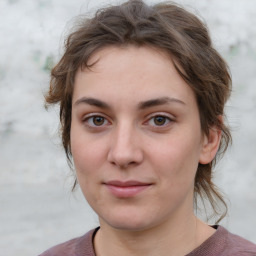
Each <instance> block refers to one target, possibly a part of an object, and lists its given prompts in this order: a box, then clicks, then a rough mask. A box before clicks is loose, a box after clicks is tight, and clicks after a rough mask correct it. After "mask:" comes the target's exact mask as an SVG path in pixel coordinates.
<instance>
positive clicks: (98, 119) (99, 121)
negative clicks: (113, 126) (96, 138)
mask: <svg viewBox="0 0 256 256" xmlns="http://www.w3.org/2000/svg"><path fill="white" fill-rule="evenodd" d="M83 122H85V123H86V125H87V126H90V127H101V126H104V125H107V124H108V123H109V122H108V121H107V119H106V118H105V117H103V116H97V115H95V116H89V117H86V118H85V119H84V120H83Z"/></svg>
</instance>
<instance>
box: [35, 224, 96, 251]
mask: <svg viewBox="0 0 256 256" xmlns="http://www.w3.org/2000/svg"><path fill="white" fill-rule="evenodd" d="M97 230H98V228H97V229H93V230H90V231H89V232H88V233H86V234H85V235H83V236H81V237H77V238H73V239H71V240H69V241H67V242H64V243H61V244H58V245H55V246H53V247H52V248H50V249H48V250H47V251H45V252H43V253H42V254H40V255H39V256H77V255H79V256H80V255H81V256H95V253H94V249H93V236H94V235H95V233H96V231H97Z"/></svg>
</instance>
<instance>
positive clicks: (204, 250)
mask: <svg viewBox="0 0 256 256" xmlns="http://www.w3.org/2000/svg"><path fill="white" fill-rule="evenodd" d="M213 227H214V228H215V229H216V232H215V233H214V234H213V235H212V236H211V237H210V238H208V239H207V240H206V241H205V242H204V243H203V244H201V245H200V246H199V247H198V248H196V249H195V250H194V251H193V252H191V253H189V254H187V256H256V245H255V244H254V243H252V242H249V241H248V240H246V239H244V238H242V237H240V236H237V235H234V234H232V233H230V232H229V231H228V230H227V229H225V228H224V227H222V226H213Z"/></svg>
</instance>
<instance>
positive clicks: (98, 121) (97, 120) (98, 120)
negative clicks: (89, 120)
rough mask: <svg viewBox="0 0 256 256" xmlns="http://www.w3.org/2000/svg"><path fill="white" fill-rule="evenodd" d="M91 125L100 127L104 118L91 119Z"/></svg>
mask: <svg viewBox="0 0 256 256" xmlns="http://www.w3.org/2000/svg"><path fill="white" fill-rule="evenodd" d="M93 123H94V124H95V125H102V124H103V123H104V118H103V117H100V116H96V117H94V118H93Z"/></svg>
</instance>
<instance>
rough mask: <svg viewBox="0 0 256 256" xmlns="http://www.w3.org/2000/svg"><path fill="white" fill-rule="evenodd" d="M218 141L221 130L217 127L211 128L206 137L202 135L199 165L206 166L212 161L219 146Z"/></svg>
mask: <svg viewBox="0 0 256 256" xmlns="http://www.w3.org/2000/svg"><path fill="white" fill-rule="evenodd" d="M220 140H221V130H220V129H218V128H217V127H212V128H211V129H210V130H209V135H208V136H206V135H204V138H203V141H202V148H201V153H200V158H199V163H200V164H208V163H210V162H211V161H212V160H213V159H214V157H215V155H216V153H217V151H218V149H219V146H220Z"/></svg>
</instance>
